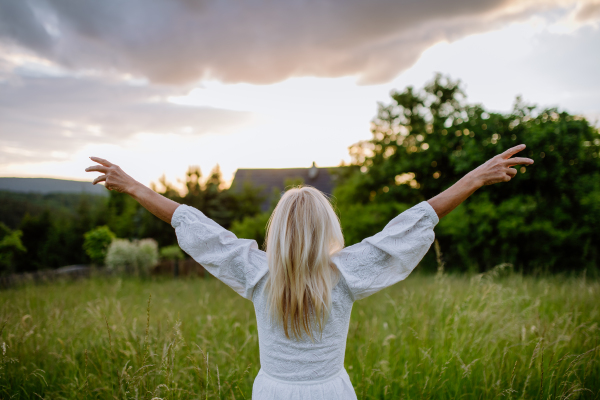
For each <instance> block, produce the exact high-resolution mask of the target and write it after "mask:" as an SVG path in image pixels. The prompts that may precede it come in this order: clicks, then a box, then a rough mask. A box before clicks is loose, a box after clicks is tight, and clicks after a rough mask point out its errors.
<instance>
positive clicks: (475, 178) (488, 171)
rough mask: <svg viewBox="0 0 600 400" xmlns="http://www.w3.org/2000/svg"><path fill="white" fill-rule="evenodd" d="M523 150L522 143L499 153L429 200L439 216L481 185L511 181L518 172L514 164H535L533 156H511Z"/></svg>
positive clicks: (452, 208)
mask: <svg viewBox="0 0 600 400" xmlns="http://www.w3.org/2000/svg"><path fill="white" fill-rule="evenodd" d="M523 150H525V145H524V144H520V145H518V146H515V147H512V148H510V149H508V150H506V151H505V152H504V153H502V154H498V155H497V156H495V157H493V158H491V159H489V160H488V161H487V162H485V163H484V164H482V165H480V166H479V167H477V168H476V169H474V170H473V171H471V172H469V173H468V174H467V175H465V176H464V177H463V178H462V179H460V180H459V181H458V182H456V183H455V184H454V185H452V186H451V187H449V188H448V189H446V190H445V191H443V192H442V193H440V194H438V195H437V196H435V197H433V198H431V199H429V200H428V201H427V202H428V203H429V204H430V205H431V207H432V208H433V209H434V210H435V212H436V214H437V215H438V217H439V218H442V217H444V216H446V215H448V214H449V213H450V211H452V210H454V209H455V208H456V207H458V206H459V205H460V204H461V203H462V202H463V201H465V200H466V199H467V198H468V197H469V196H471V195H472V194H473V193H475V191H476V190H477V189H479V188H480V187H482V186H485V185H493V184H494V183H499V182H508V181H510V180H511V179H512V178H513V177H514V176H515V175H516V174H517V170H516V169H514V168H510V167H512V166H513V165H520V164H525V165H531V164H533V160H532V159H531V158H524V157H515V158H511V157H512V156H513V155H515V154H517V153H518V152H520V151H523Z"/></svg>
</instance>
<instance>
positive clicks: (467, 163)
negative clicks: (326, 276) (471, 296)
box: [0, 75, 600, 274]
mask: <svg viewBox="0 0 600 400" xmlns="http://www.w3.org/2000/svg"><path fill="white" fill-rule="evenodd" d="M371 132H372V138H371V139H370V140H366V141H363V142H360V143H357V144H355V145H353V146H352V147H351V148H350V155H351V157H352V162H351V164H350V165H348V166H346V168H343V169H341V170H342V172H338V174H339V176H338V177H337V178H338V179H337V182H339V183H338V185H337V186H336V188H335V189H334V193H333V198H332V199H333V201H334V203H335V206H336V209H337V212H338V214H339V216H340V220H341V222H342V227H343V230H344V238H345V240H346V245H351V244H354V243H357V242H359V241H360V240H362V239H363V238H365V237H368V236H371V235H373V234H375V233H377V232H378V231H380V230H381V229H382V228H383V227H384V226H385V224H387V222H388V221H389V220H391V219H392V218H393V217H394V216H396V215H397V214H398V213H400V212H402V211H404V210H406V209H408V208H409V207H411V206H412V205H414V204H416V203H418V202H420V201H423V200H427V199H429V198H431V197H433V196H435V195H436V194H438V193H439V192H441V191H443V190H445V189H447V188H448V187H450V186H451V185H452V184H453V183H455V182H456V181H457V180H458V179H460V177H462V176H463V175H464V174H466V173H467V172H469V171H470V170H472V169H474V168H476V167H477V166H479V165H481V164H482V163H484V162H485V161H486V160H488V159H489V158H491V157H493V156H494V155H496V154H498V153H500V152H502V151H504V150H505V149H507V148H509V147H512V146H514V145H516V144H519V143H525V144H527V149H526V150H525V152H524V153H525V154H524V155H525V156H527V157H530V158H533V159H534V160H535V164H534V165H533V166H530V167H528V168H526V167H520V168H519V174H518V175H517V176H516V177H515V178H514V179H513V180H512V181H511V182H510V183H508V184H502V185H494V186H490V187H485V188H482V189H481V190H479V191H478V192H477V193H475V194H474V195H473V196H472V197H471V198H470V199H469V200H467V201H466V202H465V203H463V204H462V205H461V206H459V207H458V208H457V209H456V210H455V211H453V212H452V213H450V214H449V215H448V216H446V217H445V218H443V219H442V221H440V224H439V225H438V227H437V228H436V237H437V244H436V247H437V248H438V250H439V251H438V252H437V254H435V252H434V251H433V250H432V251H430V252H429V253H430V254H428V255H427V256H426V257H425V259H424V261H423V267H424V268H425V269H431V270H433V269H435V268H437V266H438V265H439V262H440V261H441V260H443V262H445V265H446V268H447V269H451V270H457V271H473V272H480V271H485V270H487V269H490V268H492V267H494V266H495V265H498V264H501V263H510V264H512V265H513V266H514V267H515V268H517V269H520V270H522V271H525V272H534V271H550V272H557V271H574V270H576V271H581V270H583V269H586V270H587V271H588V272H589V273H591V274H597V273H598V261H599V247H600V230H599V229H598V226H600V156H599V152H600V133H599V131H598V129H597V128H596V127H594V126H593V125H592V124H591V123H590V122H589V121H587V120H586V119H585V118H583V117H581V116H577V115H572V114H570V113H568V112H565V111H560V110H558V109H555V108H549V109H540V108H539V107H537V106H534V105H529V104H525V103H524V102H522V101H521V100H520V99H518V98H517V101H516V102H515V105H514V108H513V110H512V111H511V112H509V113H498V112H492V111H490V110H486V109H485V108H484V107H483V106H482V105H480V104H470V103H468V102H467V99H466V97H465V94H464V91H463V90H462V88H461V85H460V82H458V81H453V80H451V79H450V78H446V77H443V76H441V75H436V76H435V78H434V79H433V80H432V81H431V82H430V83H428V84H427V85H426V86H425V87H424V88H422V89H420V90H416V89H415V88H413V87H407V88H406V89H404V90H403V91H394V92H392V93H391V101H390V103H389V104H379V109H378V113H377V115H376V117H375V118H374V119H373V121H372V126H371ZM290 178H292V180H289V181H287V182H286V183H285V186H287V185H291V184H298V183H301V182H300V181H298V180H297V179H295V180H294V179H293V178H294V177H290ZM160 186H161V188H162V189H161V190H158V189H157V188H156V187H154V189H155V190H157V191H159V192H160V193H162V194H164V195H165V196H167V197H169V198H171V199H173V200H175V201H178V202H180V203H183V204H188V205H190V206H193V207H196V208H198V209H200V210H202V211H203V212H204V213H205V214H206V215H207V216H208V217H210V218H212V219H214V220H215V221H216V222H218V223H219V224H221V225H222V226H224V227H225V228H227V229H231V230H232V231H233V232H234V233H236V234H237V235H238V236H239V237H245V238H250V239H256V240H257V242H258V243H259V245H263V243H264V237H265V226H266V222H267V221H268V218H269V215H270V212H271V211H268V212H261V210H260V204H261V203H262V201H263V200H264V197H263V196H262V195H261V192H262V188H260V187H252V186H249V185H242V186H241V187H237V188H224V187H223V179H222V176H221V173H220V170H219V169H218V167H215V169H213V170H212V171H211V172H210V174H209V175H208V176H207V177H206V178H205V179H203V177H202V174H201V171H200V169H199V168H198V167H191V168H190V169H189V170H188V172H187V174H186V177H185V188H186V190H185V194H181V193H179V192H178V191H177V190H176V189H175V188H174V187H173V186H172V185H170V184H169V183H168V182H166V180H165V179H164V177H163V178H161V180H160ZM282 189H283V188H282ZM273 199H274V201H276V200H277V198H276V197H274V198H273ZM0 200H2V201H1V206H0V221H1V222H2V224H1V225H0V268H2V270H3V271H4V272H7V271H18V272H21V271H31V270H36V269H40V268H56V267H59V266H63V265H69V264H78V263H87V262H90V258H89V256H88V255H87V254H86V252H85V251H84V250H83V241H84V234H85V233H86V232H89V231H90V230H92V229H94V228H96V227H99V226H106V227H108V228H109V229H110V231H111V232H114V234H115V235H116V237H119V238H129V239H142V238H153V239H155V240H156V241H157V242H158V244H159V246H161V247H163V246H169V245H173V244H175V243H176V238H175V235H174V232H173V229H172V228H171V227H170V226H169V225H168V224H165V223H163V222H162V221H160V220H158V219H157V218H155V217H154V216H152V215H151V214H150V213H148V212H147V211H146V210H145V209H143V208H141V207H140V206H139V205H138V204H137V203H136V202H135V201H134V200H132V199H131V198H130V197H128V196H127V195H124V194H121V193H117V192H110V194H109V196H108V197H107V198H102V197H98V196H90V195H87V196H86V195H76V196H75V195H58V194H55V195H45V196H44V195H35V196H34V195H30V196H29V197H27V196H25V195H21V194H15V193H0ZM274 205H275V203H273V207H274ZM440 257H441V258H440Z"/></svg>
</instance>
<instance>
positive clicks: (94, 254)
mask: <svg viewBox="0 0 600 400" xmlns="http://www.w3.org/2000/svg"><path fill="white" fill-rule="evenodd" d="M83 237H84V242H83V249H84V250H85V253H86V254H87V255H88V256H89V257H90V259H91V260H92V262H93V263H94V264H102V263H103V262H104V259H105V258H106V251H107V250H108V246H110V244H111V243H112V241H113V240H114V239H115V237H116V236H115V234H114V233H113V232H112V231H111V230H110V229H109V228H108V226H106V225H104V226H99V227H97V228H95V229H92V230H91V231H89V232H86V233H85V234H84V235H83Z"/></svg>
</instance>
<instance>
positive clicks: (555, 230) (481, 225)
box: [335, 75, 600, 271]
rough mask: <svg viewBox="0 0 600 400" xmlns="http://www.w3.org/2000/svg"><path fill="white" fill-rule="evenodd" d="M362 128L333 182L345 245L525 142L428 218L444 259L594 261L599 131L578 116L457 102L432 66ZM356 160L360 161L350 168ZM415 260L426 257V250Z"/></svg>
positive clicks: (479, 263)
mask: <svg viewBox="0 0 600 400" xmlns="http://www.w3.org/2000/svg"><path fill="white" fill-rule="evenodd" d="M391 98H392V102H391V103H390V104H388V105H384V104H380V105H379V110H378V113H377V116H376V117H375V118H374V120H373V122H372V134H373V136H372V139H371V140H369V141H365V142H361V143H358V144H356V145H355V146H353V147H352V148H351V155H352V157H353V164H354V165H356V167H357V169H356V170H355V171H356V172H354V173H352V174H350V176H348V177H346V179H344V181H343V183H342V184H341V185H339V186H338V187H337V188H336V191H335V196H336V197H337V199H338V207H339V210H340V216H341V219H342V222H343V226H344V232H345V238H346V241H347V244H352V243H355V242H357V241H359V240H361V239H362V238H364V237H366V236H369V235H372V234H375V233H376V232H377V231H379V230H380V229H382V228H383V226H385V224H386V223H387V222H388V221H389V220H390V219H391V218H393V217H394V216H395V215H396V214H397V213H399V212H401V211H403V210H405V209H406V208H408V207H410V206H411V205H414V204H415V203H417V202H419V201H423V200H427V199H429V198H431V197H433V196H435V195H436V194H438V193H439V192H441V191H443V190H445V189H446V188H448V187H449V186H451V185H452V184H453V183H455V182H456V181H457V180H458V179H459V178H460V177H462V176H463V175H464V174H466V173H467V172H469V171H470V170H472V169H474V168H476V167H477V166H478V165H480V164H482V163H483V162H485V161H486V160H488V159H489V158H491V157H493V156H494V155H496V154H498V153H500V152H502V151H503V150H505V149H507V148H509V147H511V146H514V145H515V144H518V143H526V144H527V146H528V147H527V150H526V151H525V154H524V155H526V156H528V157H531V158H534V160H535V164H534V165H533V166H531V167H530V168H525V167H520V169H519V172H520V173H519V175H518V176H517V177H516V178H515V179H514V180H513V181H511V182H510V183H509V184H503V185H494V186H491V187H486V188H482V189H481V190H480V191H479V192H478V193H476V194H475V195H474V196H473V197H472V198H471V199H469V200H468V201H467V202H465V203H464V204H463V205H461V206H460V207H458V208H457V209H456V210H455V211H454V212H453V213H451V214H450V215H449V216H447V217H445V218H444V219H443V220H442V221H441V222H440V224H439V227H438V228H437V229H436V233H437V237H438V239H439V241H440V244H441V248H442V251H443V253H444V255H445V257H446V261H447V264H446V265H447V266H448V267H450V268H455V269H460V270H476V271H482V270H486V269H488V268H490V267H493V266H494V265H497V264H500V263H502V262H510V263H513V264H515V266H517V267H519V268H522V269H523V270H533V269H540V268H541V269H549V270H561V269H567V270H570V269H583V268H592V269H595V268H596V266H597V264H598V256H599V254H598V245H599V244H600V232H599V231H598V230H597V229H596V228H595V227H596V226H598V225H597V224H598V223H599V222H600V159H599V158H598V152H599V149H600V136H599V133H598V130H597V129H595V128H594V127H593V126H591V125H590V124H589V123H588V121H586V120H585V119H584V118H582V117H578V116H574V115H570V114H568V113H567V112H561V111H559V110H557V109H545V110H541V109H538V108H537V107H536V106H530V105H526V104H524V103H523V102H522V101H521V100H520V99H517V102H516V103H515V106H514V109H513V111H512V112H511V113H509V114H500V113H493V112H489V111H486V110H485V109H484V108H483V106H481V105H477V104H475V105H474V104H468V103H466V99H465V96H464V93H463V91H462V90H461V87H460V82H457V81H452V80H451V79H449V78H444V77H442V76H441V75H437V76H436V77H435V79H434V80H433V81H432V82H430V83H429V84H428V85H426V86H425V88H424V89H423V90H421V91H415V90H414V88H412V87H408V88H407V89H405V90H404V91H403V92H397V91H395V92H392V93H391ZM358 168H360V170H358ZM425 263H426V264H429V265H430V266H431V267H433V259H432V258H431V257H430V259H429V260H426V262H425Z"/></svg>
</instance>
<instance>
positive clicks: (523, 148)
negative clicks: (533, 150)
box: [500, 144, 525, 158]
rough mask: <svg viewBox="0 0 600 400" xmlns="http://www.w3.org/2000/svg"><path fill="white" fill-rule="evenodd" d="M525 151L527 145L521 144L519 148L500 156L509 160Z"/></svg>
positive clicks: (513, 148)
mask: <svg viewBox="0 0 600 400" xmlns="http://www.w3.org/2000/svg"><path fill="white" fill-rule="evenodd" d="M523 150H525V145H524V144H520V145H518V146H515V147H511V148H510V149H508V150H506V151H505V152H504V153H502V154H500V156H501V157H502V158H509V157H511V156H513V155H515V154H517V153H518V152H520V151H523Z"/></svg>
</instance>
